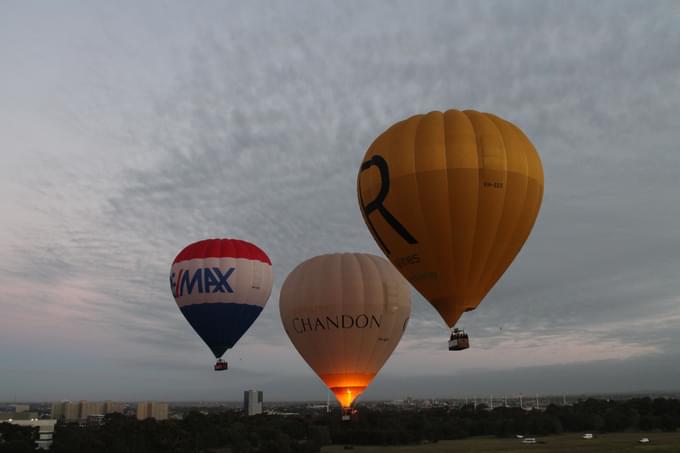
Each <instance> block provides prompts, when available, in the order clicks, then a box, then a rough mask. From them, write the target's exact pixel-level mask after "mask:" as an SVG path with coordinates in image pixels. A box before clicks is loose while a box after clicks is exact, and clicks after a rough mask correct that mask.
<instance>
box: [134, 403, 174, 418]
mask: <svg viewBox="0 0 680 453" xmlns="http://www.w3.org/2000/svg"><path fill="white" fill-rule="evenodd" d="M147 418H155V419H156V420H167V419H168V403H159V402H157V401H143V402H141V403H138V404H137V420H145V419H147Z"/></svg>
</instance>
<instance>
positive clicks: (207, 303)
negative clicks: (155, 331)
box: [170, 239, 272, 358]
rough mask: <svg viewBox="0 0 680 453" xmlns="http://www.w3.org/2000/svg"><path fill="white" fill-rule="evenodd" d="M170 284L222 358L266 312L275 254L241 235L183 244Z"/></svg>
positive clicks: (193, 324) (196, 327) (200, 332)
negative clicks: (264, 309)
mask: <svg viewBox="0 0 680 453" xmlns="http://www.w3.org/2000/svg"><path fill="white" fill-rule="evenodd" d="M170 287H171V289H172V294H173V296H174V297H175V301H176V302H177V305H178V306H179V309H180V310H181V311H182V314H183V315H184V317H185V318H186V319H187V321H189V324H191V327H193V328H194V330H195V331H196V333H197V334H198V335H199V336H200V337H201V338H202V339H203V341H205V343H206V344H207V345H208V347H210V349H211V350H212V352H213V354H214V355H215V357H217V358H220V357H222V355H223V354H224V352H225V351H226V350H227V349H230V348H232V347H234V344H236V342H237V341H238V340H239V338H241V336H242V335H243V334H244V333H245V332H246V331H247V330H248V328H249V327H250V326H251V324H252V323H253V322H254V321H255V319H256V318H257V317H258V316H259V315H260V312H261V311H262V308H263V307H264V306H265V304H266V303H267V299H269V294H270V293H271V289H272V268H271V261H270V260H269V257H267V255H266V254H265V253H264V252H263V251H262V250H260V249H259V248H258V247H256V246H255V245H253V244H251V243H249V242H246V241H240V240H237V239H208V240H204V241H199V242H195V243H193V244H190V245H188V246H187V247H185V248H184V250H182V251H181V252H180V253H179V254H178V255H177V257H176V258H175V261H174V262H173V264H172V268H171V271H170Z"/></svg>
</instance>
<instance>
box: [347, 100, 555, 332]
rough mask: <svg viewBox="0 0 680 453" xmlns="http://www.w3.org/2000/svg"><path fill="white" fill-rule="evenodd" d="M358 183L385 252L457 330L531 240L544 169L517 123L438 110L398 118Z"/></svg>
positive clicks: (368, 158) (364, 207) (371, 150)
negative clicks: (399, 119)
mask: <svg viewBox="0 0 680 453" xmlns="http://www.w3.org/2000/svg"><path fill="white" fill-rule="evenodd" d="M357 189H358V196H359V204H360V207H361V211H362V215H363V217H364V220H365V222H366V224H367V226H368V227H369V229H370V231H371V234H372V235H373V237H374V239H375V240H376V241H377V243H378V245H379V246H380V247H381V249H382V250H383V252H384V253H385V255H386V256H387V257H388V258H389V259H390V261H391V262H392V263H393V264H394V265H395V266H396V267H397V269H399V271H400V272H401V273H402V274H403V275H404V276H405V277H406V279H407V280H408V281H409V282H411V284H412V285H413V286H414V287H415V288H416V289H417V290H418V291H419V292H420V293H421V294H422V295H423V296H424V297H425V298H426V299H427V300H428V301H429V302H430V303H431V304H432V305H433V306H434V307H435V308H436V309H437V311H438V312H439V313H440V315H441V316H442V318H444V320H445V321H446V323H447V324H448V325H449V326H453V325H454V324H455V323H456V321H457V320H458V319H459V318H460V316H461V315H462V313H463V312H465V311H468V310H472V309H474V308H476V307H477V305H478V304H479V303H480V301H481V300H482V298H483V297H484V296H485V295H486V294H487V293H488V292H489V290H490V289H491V288H492V287H493V285H494V284H495V283H496V281H497V280H498V279H499V278H500V277H501V275H502V274H503V272H505V270H506V269H507V268H508V266H509V265H510V263H511V262H512V260H513V259H514V258H515V256H516V255H517V253H518V252H519V250H520V248H521V247H522V245H523V244H524V242H525V241H526V239H527V237H528V236H529V233H530V232H531V229H532V227H533V225H534V221H535V220H536V216H537V214H538V210H539V207H540V205H541V199H542V196H543V168H542V166H541V161H540V159H539V156H538V153H537V152H536V150H535V149H534V147H533V145H532V144H531V142H530V141H529V139H528V138H527V137H526V136H525V135H524V134H523V133H522V131H521V130H520V129H519V128H517V127H516V126H515V125H513V124H512V123H510V122H508V121H505V120H503V119H501V118H499V117H497V116H495V115H492V114H489V113H479V112H475V111H471V110H467V111H464V112H460V111H457V110H449V111H447V112H444V113H442V112H431V113H428V114H427V115H416V116H413V117H411V118H408V119H406V120H404V121H401V122H399V123H396V124H394V125H393V126H392V127H390V128H389V129H388V130H387V131H385V132H384V133H383V134H381V135H380V136H379V137H378V138H377V139H376V140H375V141H374V142H373V144H372V145H371V146H370V147H369V149H368V151H367V152H366V155H365V156H364V160H363V162H362V165H361V168H360V170H359V175H358V181H357Z"/></svg>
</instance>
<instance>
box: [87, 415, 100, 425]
mask: <svg viewBox="0 0 680 453" xmlns="http://www.w3.org/2000/svg"><path fill="white" fill-rule="evenodd" d="M103 424H104V414H96V415H88V416H87V418H86V419H85V425H86V426H101V425H103Z"/></svg>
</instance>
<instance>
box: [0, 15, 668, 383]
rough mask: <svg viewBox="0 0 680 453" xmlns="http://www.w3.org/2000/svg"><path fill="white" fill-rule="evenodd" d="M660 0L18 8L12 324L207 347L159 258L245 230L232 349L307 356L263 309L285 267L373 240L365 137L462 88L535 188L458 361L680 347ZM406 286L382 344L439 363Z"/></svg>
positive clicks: (451, 99) (0, 270) (285, 368)
mask: <svg viewBox="0 0 680 453" xmlns="http://www.w3.org/2000/svg"><path fill="white" fill-rule="evenodd" d="M671 4H672V3H665V2H654V3H652V4H645V5H642V4H638V3H635V2H631V3H626V5H625V7H624V6H621V4H620V3H619V2H601V3H598V4H597V5H592V4H589V3H586V2H576V3H570V4H569V5H567V4H559V3H544V2H489V3H485V4H481V5H479V4H468V3H454V4H452V3H450V2H442V3H437V2H430V3H428V4H427V5H414V4H411V3H408V2H396V3H389V4H385V3H372V4H370V5H364V4H362V5H361V7H359V6H358V4H357V3H343V4H335V3H323V4H317V3H306V4H295V5H286V6H285V7H283V6H281V5H276V4H273V5H272V4H267V5H266V7H263V6H262V5H259V6H257V5H248V6H245V5H242V6H240V7H239V8H232V7H227V6H226V5H221V4H202V5H201V6H200V7H196V8H185V7H182V6H180V5H174V6H173V7H172V8H167V9H166V8H164V12H163V14H161V15H159V11H158V10H157V8H156V7H154V6H153V5H146V6H144V5H142V6H137V5H133V4H128V5H126V6H124V7H121V8H114V9H110V8H108V7H105V6H102V7H96V8H95V7H89V8H82V9H78V10H77V11H64V12H55V14H57V15H58V16H57V19H55V20H51V21H46V20H45V17H43V16H40V14H37V13H29V12H27V11H24V10H22V9H21V8H19V10H18V11H19V13H18V14H23V17H25V18H26V19H27V20H28V19H30V20H35V21H36V23H44V28H43V29H41V28H40V27H38V28H36V29H34V30H31V31H23V30H17V29H11V31H9V32H7V33H11V35H12V36H13V37H14V39H15V41H16V42H18V43H19V44H21V45H20V46H19V47H20V48H23V49H25V52H24V53H21V52H19V51H17V50H12V49H8V52H11V53H9V54H8V55H10V56H11V58H12V59H13V61H15V62H16V67H17V68H19V69H21V70H23V72H24V74H32V75H33V77H32V78H30V77H24V78H22V77H20V76H14V77H13V78H11V79H10V82H8V85H7V86H6V87H5V88H4V89H3V88H0V90H4V92H6V93H10V91H11V92H14V91H16V92H20V93H26V95H27V96H26V100H18V99H19V98H16V97H15V96H13V97H12V98H11V99H13V102H14V104H13V106H14V107H17V106H20V107H23V110H25V113H24V114H22V115H20V116H18V117H14V116H12V118H14V119H13V121H14V123H13V124H15V126H16V127H14V128H13V129H12V130H11V131H10V133H8V134H7V135H6V137H5V138H3V139H0V140H4V142H5V143H6V144H7V145H8V147H6V148H5V149H8V150H10V151H6V152H4V153H6V154H8V162H12V163H14V164H12V166H11V168H10V169H9V170H7V169H5V170H3V171H2V172H1V173H0V175H2V176H3V182H2V183H0V189H3V192H4V193H5V194H7V195H5V196H4V197H3V199H2V201H3V205H5V206H6V207H7V208H6V210H5V212H11V213H13V215H12V216H11V218H10V219H8V220H7V228H6V229H5V231H4V232H2V233H0V251H1V252H2V253H3V263H2V264H0V283H1V284H3V286H4V287H9V288H12V289H11V292H9V293H6V295H5V296H3V297H2V299H0V305H2V307H3V311H4V312H5V313H6V314H7V315H6V316H7V318H6V319H15V320H17V322H18V324H17V326H26V327H28V328H35V327H43V326H44V324H45V321H44V320H39V319H40V317H38V316H33V317H32V316H30V315H28V314H27V313H28V311H29V309H28V308H26V304H29V305H30V306H34V307H40V308H39V310H42V311H44V312H45V313H50V322H51V323H52V325H53V327H54V328H55V329H56V331H61V332H65V331H67V330H68V331H70V332H72V333H71V334H70V335H73V336H74V337H77V336H78V335H79V334H78V333H77V332H78V331H82V332H96V335H99V337H100V342H101V349H100V353H101V354H102V355H103V356H105V357H109V358H116V360H118V359H121V360H125V358H126V357H128V358H132V356H134V360H138V361H142V362H144V361H146V360H148V362H149V363H157V364H158V366H159V367H163V363H175V364H180V363H181V361H182V360H184V359H185V357H186V355H187V354H192V355H193V354H199V355H200V354H202V353H204V354H207V352H205V351H204V349H203V345H202V344H201V343H200V340H199V339H198V337H197V336H195V335H194V334H193V332H191V331H190V329H189V327H188V325H187V324H186V323H185V322H184V320H183V319H182V317H181V315H180V314H179V311H178V310H176V308H175V307H174V306H173V301H172V299H171V297H170V292H169V290H168V288H167V273H168V269H169V264H170V262H171V261H172V258H173V257H174V256H175V254H176V253H177V252H178V251H179V250H180V249H181V248H182V247H183V246H184V245H186V244H187V243H189V242H192V241H195V240H198V239H202V238H205V237H239V238H243V239H246V240H250V241H252V242H254V243H256V244H258V245H259V246H261V247H262V248H263V249H264V250H266V251H267V252H268V253H269V255H270V257H271V258H272V261H273V263H274V273H275V287H274V290H273V293H272V299H271V300H270V302H269V304H268V306H267V307H266V308H265V311H264V312H263V314H262V316H261V318H260V319H259V320H258V321H257V323H256V324H255V325H254V326H253V328H252V329H251V331H250V332H249V333H248V334H247V335H246V337H244V338H243V340H242V343H241V345H242V346H243V347H244V348H245V350H247V351H249V352H251V353H252V354H262V356H263V357H266V358H268V359H269V358H270V357H271V360H276V358H275V357H274V356H276V354H272V351H277V353H279V355H280V357H283V358H285V359H281V362H280V364H281V366H280V367H279V369H281V370H282V372H291V373H296V372H297V371H296V369H295V368H294V365H287V364H286V361H288V362H290V363H295V364H299V362H296V361H295V360H299V359H295V352H294V351H292V347H291V345H290V344H289V342H288V339H287V338H286V337H285V333H284V332H283V329H282V328H281V324H280V321H279V316H278V306H277V295H278V291H279V289H280V286H281V284H282V283H283V280H284V278H285V276H286V275H287V273H288V272H290V271H291V270H292V269H293V267H294V266H295V265H296V264H298V263H299V262H300V261H302V260H304V259H306V258H309V257H311V256H313V255H317V254H321V253H328V252H334V251H367V252H371V253H376V254H378V255H380V254H381V253H380V252H379V250H378V249H377V247H376V245H375V244H374V243H373V241H372V239H371V237H370V235H369V234H368V231H367V229H366V227H365V225H364V224H363V221H362V220H361V216H360V214H359V209H358V205H357V201H356V188H355V183H356V171H357V168H358V165H359V163H360V160H361V157H362V156H363V153H364V151H365V149H366V148H367V147H368V146H369V145H370V143H371V141H372V140H373V139H374V138H375V137H376V136H377V135H378V134H379V133H380V132H381V131H382V130H384V129H385V128H387V127H388V126H389V125H390V124H392V123H393V122H395V121H397V120H399V119H402V118H404V117H407V116H409V115H411V114H413V113H416V112H425V111H429V110H434V109H446V108H450V107H455V108H468V107H470V108H475V109H478V110H482V111H493V112H495V113H497V114H499V115H501V116H503V117H505V118H507V119H509V120H511V121H513V122H515V123H516V124H518V125H519V126H520V127H521V128H522V129H523V130H525V131H526V133H527V134H528V135H529V136H530V137H531V138H532V140H533V142H534V144H535V145H536V147H537V148H538V149H539V152H540V153H541V157H542V160H543V165H544V168H545V173H546V191H545V198H544V202H543V208H542V211H541V213H540V215H539V219H538V222H537V224H536V227H535V229H534V232H533V234H532V236H531V237H530V239H529V241H528V242H527V244H526V246H525V248H524V250H523V251H522V252H521V253H520V255H519V257H518V258H517V260H516V261H515V263H514V264H513V266H512V267H511V269H510V270H509V271H508V272H507V273H506V275H505V276H504V277H503V278H502V279H501V280H500V282H499V283H498V284H497V286H496V288H495V289H494V290H492V292H491V293H490V294H489V296H488V297H487V299H486V300H485V301H484V302H483V304H482V305H481V306H480V308H479V310H477V311H475V312H472V313H469V314H466V315H465V317H464V318H463V325H464V327H466V328H467V329H468V330H469V331H470V333H471V334H472V338H473V344H476V345H477V347H478V348H479V349H478V352H474V351H469V352H470V353H471V354H470V355H471V356H473V358H472V359H470V362H469V363H466V366H471V367H473V368H477V367H478V366H479V367H482V368H483V366H482V365H483V364H484V363H485V362H494V361H495V360H496V359H497V358H498V357H499V356H500V355H502V354H505V353H508V354H509V355H508V357H512V360H517V361H518V362H516V363H517V364H518V365H517V366H520V365H521V366H526V365H528V364H527V363H525V362H522V360H523V359H522V358H521V357H523V356H526V354H532V355H533V357H534V358H535V360H537V361H540V362H541V363H542V364H545V365H548V364H550V365H551V366H552V365H554V364H555V355H556V351H558V350H560V348H562V347H563V345H568V346H569V348H571V349H570V350H571V351H572V352H573V353H570V355H569V354H568V357H567V359H568V360H569V361H571V360H572V359H574V360H576V359H580V360H590V361H599V360H603V359H612V358H625V357H629V358H630V359H631V360H632V359H634V358H640V357H643V356H649V357H656V356H657V355H658V354H662V355H663V354H669V353H671V352H672V351H673V350H674V346H675V341H674V340H673V338H674V337H675V336H677V335H673V334H674V333H677V322H676V320H677V316H678V312H677V310H675V308H674V306H675V305H677V304H676V300H677V298H676V294H677V293H678V290H680V284H679V283H678V282H677V279H676V278H675V275H674V271H673V270H674V269H676V268H677V265H678V256H680V254H679V253H678V252H680V250H679V249H680V246H678V245H675V244H677V241H676V240H675V235H676V233H675V231H676V230H677V228H675V225H676V223H677V222H678V214H677V209H676V205H677V202H676V198H677V197H676V196H675V191H674V190H673V187H674V186H675V182H676V179H677V175H676V173H677V168H678V164H679V163H680V162H679V159H680V158H679V157H678V156H677V152H676V148H677V142H678V130H677V128H676V127H675V125H674V123H673V119H674V118H675V116H676V115H675V112H676V111H677V110H678V107H680V94H679V93H680V57H678V56H677V52H676V49H677V48H678V46H679V45H680V31H679V30H678V28H677V15H675V16H674V15H673V14H668V13H667V11H668V6H669V5H671ZM71 13H73V14H75V15H76V16H75V17H76V18H79V19H81V20H75V19H73V20H71V19H68V16H69V14H71ZM131 18H135V19H134V20H132V21H131V20H130V19H131ZM74 21H75V22H74ZM67 29H68V30H69V32H68V33H66V34H63V33H62V34H60V33H58V32H60V31H63V30H67ZM41 30H42V31H41ZM99 30H100V31H101V32H95V31H99ZM52 35H55V36H59V37H58V38H55V40H54V41H53V42H51V43H49V42H48V43H47V44H45V46H47V47H45V48H43V47H41V45H38V44H37V42H42V40H44V39H45V38H46V37H47V36H52ZM36 40H37V41H36ZM0 41H2V40H0ZM5 47H7V45H5ZM0 48H4V47H0ZM47 54H49V55H51V57H50V58H49V59H41V58H39V57H41V56H44V55H47ZM54 55H59V56H60V58H59V59H57V58H55V57H54ZM10 88H11V90H10ZM0 93H3V91H0ZM47 100H49V101H50V102H47ZM0 117H2V118H4V117H10V114H9V110H4V111H0ZM36 125H38V126H39V127H38V130H40V131H42V132H43V133H42V134H37V133H30V131H31V130H34V129H35V128H36ZM9 145H12V146H11V147H10V146H9ZM3 157H4V155H3ZM7 168H9V167H7ZM22 168H30V169H31V171H30V172H27V171H20V170H19V169H22ZM0 196H2V195H0ZM414 299H415V300H414V314H413V317H412V320H411V323H410V327H409V329H408V331H407V335H406V336H405V338H404V342H403V344H402V345H401V346H400V348H399V349H398V350H397V355H396V356H395V357H394V358H393V359H392V360H393V361H395V360H396V359H397V358H399V360H402V361H403V363H404V364H409V363H416V362H418V360H420V359H419V356H424V359H423V362H424V363H426V364H428V366H432V367H434V368H433V369H432V371H431V372H432V373H435V374H436V373H438V372H444V371H446V372H450V371H451V370H450V368H449V367H448V366H447V365H441V366H440V367H439V368H437V363H438V361H440V358H439V355H438V352H437V351H438V350H437V349H436V347H439V345H440V342H441V343H442V344H443V340H444V339H445V336H446V331H445V330H444V329H443V323H441V321H439V319H438V317H437V315H436V313H435V312H434V310H432V309H431V307H429V306H428V305H427V304H426V302H425V301H424V300H423V299H422V297H420V296H418V295H415V297H414ZM16 301H22V303H21V304H18V303H17V302H16ZM500 327H502V328H503V332H504V333H503V335H499V328H500ZM5 335H7V334H4V333H0V339H4V336H5ZM506 335H507V337H506ZM39 337H40V338H46V337H48V338H51V339H52V340H53V341H54V342H55V345H58V344H59V338H58V335H57V334H54V335H52V336H49V335H46V334H44V333H42V334H41V335H39ZM532 342H537V343H536V344H534V343H532ZM0 343H5V344H8V343H7V342H6V341H3V342H0ZM10 344H14V342H13V341H12V342H11V343H10ZM35 347H36V348H37V347H38V346H37V345H36V346H35ZM429 347H432V348H434V349H428V348H429ZM8 349H10V348H8V347H5V348H2V346H0V352H3V353H4V352H6V351H7V350H8ZM132 350H134V351H136V352H135V353H134V354H133V353H131V352H129V351H132ZM201 351H203V352H201ZM428 351H430V352H428ZM501 351H502V352H501ZM508 351H510V352H508ZM512 351H514V352H515V353H516V354H515V353H513V352H512ZM60 353H61V354H64V355H65V354H68V351H67V350H66V349H64V350H63V351H61V352H60ZM474 354H476V355H474ZM494 354H495V355H494ZM508 360H510V359H508ZM291 361H292V362H291ZM198 362H202V359H200V360H199V359H196V362H194V361H191V362H190V363H192V364H194V363H196V364H197V363H198ZM253 362H255V361H253ZM464 362H467V360H465V361H464ZM14 363H15V364H16V366H17V367H20V366H24V365H23V364H22V363H23V362H14ZM277 363H279V362H277ZM390 363H392V362H390ZM98 366H104V365H98ZM178 366H181V365H178ZM390 366H391V365H390ZM508 366H512V363H510V362H509V364H508ZM267 368H268V365H267V363H263V364H254V365H253V371H257V372H263V371H264V370H265V369H267ZM404 368H405V367H404V366H402V367H397V368H395V369H397V370H403V369H404ZM545 376H549V374H546V375H545ZM130 379H131V380H130V382H134V379H135V378H134V377H131V378H130ZM143 379H144V378H143V377H142V375H141V374H140V382H141V381H142V380H143ZM197 379H198V378H197ZM546 379H547V377H546ZM238 382H240V383H241V384H242V385H245V384H244V382H245V381H238ZM140 385H141V384H140ZM0 390H2V389H0Z"/></svg>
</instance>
